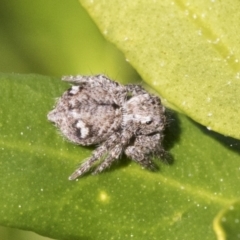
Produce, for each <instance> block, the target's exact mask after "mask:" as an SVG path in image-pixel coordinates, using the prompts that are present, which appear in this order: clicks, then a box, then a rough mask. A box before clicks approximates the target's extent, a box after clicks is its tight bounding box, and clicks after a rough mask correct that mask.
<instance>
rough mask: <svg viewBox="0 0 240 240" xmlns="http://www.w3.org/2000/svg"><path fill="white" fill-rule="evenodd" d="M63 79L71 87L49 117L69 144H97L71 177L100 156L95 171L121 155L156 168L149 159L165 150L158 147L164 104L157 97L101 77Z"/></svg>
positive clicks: (162, 127)
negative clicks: (70, 84) (99, 162)
mask: <svg viewBox="0 0 240 240" xmlns="http://www.w3.org/2000/svg"><path fill="white" fill-rule="evenodd" d="M62 80H63V81H67V82H70V83H73V84H74V85H73V86H72V87H71V88H70V89H68V90H67V91H66V92H64V93H63V95H62V97H60V98H59V99H58V101H57V103H56V106H55V108H54V109H53V110H52V111H51V112H49V113H48V116H47V117H48V120H49V121H51V122H53V123H54V124H55V125H56V126H57V127H58V128H59V129H60V131H61V133H62V134H63V135H64V136H65V137H66V138H67V139H68V140H70V141H71V142H73V143H76V144H79V145H84V146H86V145H98V147H97V148H96V150H95V151H94V152H93V154H92V156H91V157H89V158H87V159H86V161H85V162H84V163H82V165H80V167H79V168H77V169H76V171H75V172H74V173H73V174H72V175H71V176H70V177H69V180H74V179H76V178H77V177H79V176H81V175H83V174H84V173H86V172H87V171H89V170H90V168H91V166H92V165H93V164H94V162H96V161H98V160H103V161H102V162H101V164H99V165H98V166H97V167H96V169H95V171H94V172H93V174H96V173H100V172H102V171H103V170H104V169H106V168H108V167H109V166H110V165H111V164H112V163H113V162H114V161H116V160H117V159H118V158H119V157H120V156H121V154H122V153H125V154H126V155H127V156H128V157H129V158H131V159H132V160H134V161H135V162H137V163H139V164H140V165H141V166H143V167H144V168H148V169H151V170H153V169H155V165H154V164H153V162H152V160H151V157H152V156H153V155H155V156H159V157H161V158H164V157H165V154H166V152H165V150H164V148H163V146H162V141H163V131H164V128H165V126H166V116H165V108H164V106H163V105H162V104H161V100H160V99H159V98H158V97H157V96H154V95H152V94H149V93H148V92H147V91H145V90H144V89H143V88H142V87H141V86H138V85H133V84H128V85H121V84H119V83H117V82H115V81H112V80H110V79H109V78H107V77H106V76H104V75H96V76H80V75H78V76H64V77H63V78H62Z"/></svg>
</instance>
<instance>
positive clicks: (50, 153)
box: [0, 74, 240, 240]
mask: <svg viewBox="0 0 240 240" xmlns="http://www.w3.org/2000/svg"><path fill="white" fill-rule="evenodd" d="M0 83H1V95H0V102H1V105H0V111H1V114H0V133H1V140H0V151H1V154H0V178H1V183H2V184H1V187H0V193H1V198H0V223H1V225H4V226H11V227H17V228H21V229H27V230H33V231H35V232H37V233H39V234H42V235H44V236H48V237H52V238H56V239H66V240H67V239H71V240H75V239H100V240H101V239H159V237H161V238H163V239H169V240H171V239H177V238H178V239H179V238H181V239H202V236H204V239H206V240H208V239H209V240H212V239H215V236H217V235H216V234H218V232H219V227H217V228H216V225H217V226H218V225H219V223H218V219H223V218H222V217H221V216H220V215H224V214H228V212H230V213H232V214H234V216H232V221H233V222H234V221H235V219H237V218H238V217H237V216H239V214H240V210H239V207H236V208H234V211H232V212H231V211H230V210H229V211H227V210H226V209H229V208H231V206H234V204H235V202H237V201H238V199H239V197H240V189H239V184H238V182H239V180H240V177H239V173H240V157H239V145H240V142H239V141H238V140H234V139H232V138H228V137H223V136H222V135H220V134H217V133H214V132H211V131H208V130H207V129H206V128H205V127H203V126H200V125H199V124H196V123H194V122H193V121H192V120H190V119H188V118H187V117H185V116H183V115H181V114H173V113H169V119H171V121H170V123H169V127H168V129H167V131H166V139H165V147H166V149H167V150H168V151H170V153H171V154H172V156H173V158H174V161H173V163H172V164H164V163H162V162H161V161H159V160H158V159H156V163H158V165H159V171H157V172H149V171H147V170H144V169H141V167H140V166H139V165H137V164H135V163H133V162H131V161H130V160H128V159H125V158H122V159H121V160H119V162H118V163H117V164H115V165H114V166H113V167H112V168H110V169H109V170H108V171H106V172H104V173H102V174H100V175H97V176H92V175H90V174H88V175H86V176H84V177H82V178H80V179H79V180H78V181H68V179H67V178H68V176H69V174H70V173H71V172H72V170H74V168H75V166H76V165H77V164H78V163H79V162H81V161H83V160H84V159H85V158H86V157H88V156H89V155H90V154H91V152H92V150H93V149H94V148H86V147H80V146H75V145H73V144H71V143H69V142H67V141H66V140H64V139H63V138H62V136H61V135H60V134H59V133H58V132H57V130H56V128H55V127H54V126H53V125H52V124H51V123H49V122H48V121H47V118H46V115H47V113H48V111H49V110H51V108H52V106H53V105H54V102H55V98H56V97H57V96H60V95H61V93H62V92H63V91H64V90H65V89H67V88H68V84H66V83H63V82H61V81H60V80H59V79H58V78H49V77H44V76H40V75H18V74H2V75H1V77H0ZM219 216H220V217H219ZM226 219H228V218H226ZM229 219H230V218H229ZM219 221H220V222H221V220H219ZM229 223H230V221H229ZM228 226H229V225H227V226H226V225H224V226H221V229H222V228H224V229H225V230H224V231H226V232H229V234H235V233H237V232H238V228H234V227H232V228H231V227H228ZM219 239H220V238H219ZM229 239H230V238H229Z"/></svg>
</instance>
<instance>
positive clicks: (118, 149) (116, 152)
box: [93, 144, 122, 175]
mask: <svg viewBox="0 0 240 240" xmlns="http://www.w3.org/2000/svg"><path fill="white" fill-rule="evenodd" d="M121 153H122V145H121V144H118V145H117V146H115V147H114V148H113V149H111V151H110V152H109V154H108V156H107V157H106V159H105V160H104V161H103V162H102V163H101V164H100V165H99V166H98V167H97V168H96V169H95V171H94V172H93V175H95V174H98V173H100V172H102V171H103V170H105V169H106V168H108V167H110V166H111V164H112V163H113V162H114V161H115V160H116V159H118V158H119V156H120V154H121Z"/></svg>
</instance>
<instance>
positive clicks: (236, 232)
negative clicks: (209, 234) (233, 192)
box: [214, 201, 240, 240]
mask: <svg viewBox="0 0 240 240" xmlns="http://www.w3.org/2000/svg"><path fill="white" fill-rule="evenodd" d="M239 224H240V201H237V202H235V203H233V204H231V205H230V206H227V207H226V208H225V209H223V210H222V211H220V212H219V214H218V215H217V217H216V218H215V221H214V230H215V231H216V233H217V236H218V239H220V240H222V239H227V240H231V239H238V238H239V237H240V228H239Z"/></svg>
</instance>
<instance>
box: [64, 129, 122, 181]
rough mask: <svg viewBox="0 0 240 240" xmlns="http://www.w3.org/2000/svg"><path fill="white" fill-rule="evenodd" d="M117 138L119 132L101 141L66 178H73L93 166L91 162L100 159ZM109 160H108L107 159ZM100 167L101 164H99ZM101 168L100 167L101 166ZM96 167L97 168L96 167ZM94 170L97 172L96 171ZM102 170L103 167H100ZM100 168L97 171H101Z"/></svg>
mask: <svg viewBox="0 0 240 240" xmlns="http://www.w3.org/2000/svg"><path fill="white" fill-rule="evenodd" d="M118 139H119V134H117V133H115V134H113V135H111V136H110V137H109V138H108V140H106V141H105V142H103V143H102V145H100V146H99V147H98V148H97V149H96V150H95V151H94V152H93V154H92V156H91V157H90V158H87V159H86V161H85V162H84V163H82V164H81V165H80V167H78V168H77V169H76V170H75V171H74V172H73V173H72V174H71V176H70V177H69V178H68V179H69V180H74V179H76V178H78V177H80V176H82V175H83V174H84V173H86V172H88V171H89V170H90V168H91V167H92V166H93V164H94V163H95V162H96V161H98V160H100V159H101V158H102V157H103V156H104V155H106V154H107V153H108V151H109V149H111V148H112V146H114V144H116V141H117V140H118ZM108 161H109V160H108ZM99 167H101V165H100V166H99ZM101 168H102V167H101ZM97 169H98V168H97ZM97 169H96V171H95V172H94V173H97V172H98V171H97ZM102 170H103V169H102ZM102 170H100V171H99V172H101V171H102Z"/></svg>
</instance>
